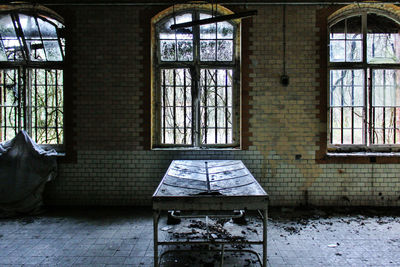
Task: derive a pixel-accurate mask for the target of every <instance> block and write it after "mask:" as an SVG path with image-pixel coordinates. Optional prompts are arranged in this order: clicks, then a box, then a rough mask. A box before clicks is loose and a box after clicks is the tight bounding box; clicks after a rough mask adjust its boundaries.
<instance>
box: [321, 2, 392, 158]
mask: <svg viewBox="0 0 400 267" xmlns="http://www.w3.org/2000/svg"><path fill="white" fill-rule="evenodd" d="M346 10H347V12H341V11H340V10H339V12H338V14H339V15H336V16H333V18H331V19H330V23H329V45H330V47H329V48H330V49H329V51H330V53H329V63H328V65H329V131H328V133H329V136H328V139H329V146H328V148H329V147H330V148H331V149H332V150H340V149H344V150H358V151H370V150H371V149H375V150H376V149H382V148H385V149H384V150H387V148H390V149H396V145H398V144H400V35H399V30H400V25H399V21H398V17H397V15H396V14H389V12H385V9H384V8H382V9H378V8H373V7H370V6H364V7H363V6H357V7H356V8H354V10H352V9H351V8H347V9H346ZM397 10H399V8H397ZM342 13H344V14H342Z"/></svg>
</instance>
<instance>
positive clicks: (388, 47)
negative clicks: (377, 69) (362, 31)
mask: <svg viewBox="0 0 400 267" xmlns="http://www.w3.org/2000/svg"><path fill="white" fill-rule="evenodd" d="M367 23H368V34H367V60H368V63H371V64H374V63H399V62H400V43H399V42H400V35H399V30H400V27H399V25H398V24H397V23H396V22H394V21H393V20H391V19H389V18H387V17H384V16H379V15H376V14H368V17H367Z"/></svg>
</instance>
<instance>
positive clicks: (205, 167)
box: [152, 160, 268, 266]
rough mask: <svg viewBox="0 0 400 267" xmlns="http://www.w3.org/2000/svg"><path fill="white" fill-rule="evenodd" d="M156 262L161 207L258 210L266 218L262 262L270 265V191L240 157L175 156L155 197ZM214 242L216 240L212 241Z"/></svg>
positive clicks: (167, 209)
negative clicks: (196, 158)
mask: <svg viewBox="0 0 400 267" xmlns="http://www.w3.org/2000/svg"><path fill="white" fill-rule="evenodd" d="M152 202H153V227H154V266H159V252H158V246H159V245H168V244H173V243H174V242H159V240H158V237H159V234H158V228H159V226H158V224H159V219H160V214H161V212H162V211H170V210H179V211H203V212H221V211H233V210H258V211H259V212H260V214H261V215H262V220H263V224H262V225H263V231H262V232H263V237H262V241H259V242H247V243H248V244H260V245H261V244H262V245H263V257H262V263H263V266H267V218H268V195H267V193H266V192H265V191H264V190H263V188H262V187H261V186H260V184H259V183H258V182H257V180H256V179H255V178H254V177H253V175H252V174H251V173H250V171H249V170H248V169H247V168H246V166H245V165H244V164H243V163H242V161H240V160H174V161H172V163H171V165H170V166H169V168H168V170H167V172H166V174H165V175H164V178H163V179H162V181H161V182H160V184H159V186H158V187H157V189H156V191H155V192H154V194H153V197H152ZM213 243H215V242H213Z"/></svg>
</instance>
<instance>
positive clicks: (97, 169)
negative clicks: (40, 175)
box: [46, 5, 400, 206]
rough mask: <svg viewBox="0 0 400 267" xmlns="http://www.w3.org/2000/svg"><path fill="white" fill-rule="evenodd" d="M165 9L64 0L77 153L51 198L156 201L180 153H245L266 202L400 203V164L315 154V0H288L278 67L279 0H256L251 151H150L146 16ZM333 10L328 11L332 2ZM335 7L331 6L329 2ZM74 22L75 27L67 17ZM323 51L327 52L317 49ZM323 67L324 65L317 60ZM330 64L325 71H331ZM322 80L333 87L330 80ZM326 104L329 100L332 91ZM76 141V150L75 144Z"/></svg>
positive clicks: (319, 129) (249, 46)
mask: <svg viewBox="0 0 400 267" xmlns="http://www.w3.org/2000/svg"><path fill="white" fill-rule="evenodd" d="M163 8H166V7H165V6H164V7H158V6H149V7H138V6H125V7H110V6H108V7H83V6H75V7H59V8H58V9H57V11H58V12H59V13H61V15H64V16H67V15H68V17H66V23H67V24H69V25H70V29H69V30H70V36H69V37H70V38H69V41H70V43H69V53H70V55H69V56H70V61H71V62H70V64H71V69H70V77H71V82H70V86H69V87H70V88H66V90H70V91H69V94H71V95H72V96H71V101H70V102H69V103H66V112H69V113H70V114H69V116H71V117H72V118H73V119H72V123H71V125H70V127H73V131H70V133H69V134H70V135H71V136H70V137H69V139H67V140H72V141H71V142H70V143H69V144H67V145H69V146H70V150H71V151H72V152H71V153H70V154H74V155H75V156H74V157H72V156H70V155H67V157H66V158H60V160H59V163H60V164H59V176H58V178H57V179H56V180H55V181H54V182H51V183H50V184H48V186H47V188H46V203H48V204H61V205H70V204H72V205H149V204H150V203H151V195H152V193H153V192H154V190H155V188H156V186H157V185H158V183H159V181H160V180H161V178H162V175H163V173H164V172H165V170H166V169H167V167H168V165H169V163H170V162H171V160H173V159H206V158H208V159H241V160H243V161H244V163H245V164H246V165H247V167H248V168H249V169H250V170H251V171H252V173H253V175H254V176H255V177H256V178H257V180H258V181H259V182H260V183H261V185H262V186H263V187H264V188H265V189H266V191H267V192H268V193H269V194H270V197H271V205H300V204H314V205H377V206H385V205H390V206H398V205H399V204H400V198H399V196H400V174H399V173H400V172H399V171H400V168H399V166H398V165H397V164H379V163H369V161H368V163H366V164H352V163H351V162H346V163H332V162H325V163H323V162H322V163H321V162H319V158H318V157H319V156H320V154H318V153H319V151H320V149H321V144H320V143H321V133H322V134H323V133H324V132H326V120H325V122H324V120H321V114H320V112H321V109H322V108H321V103H322V104H323V103H324V100H323V99H321V87H324V86H326V85H324V84H323V83H324V79H321V76H320V75H321V73H324V72H325V70H324V69H323V66H322V65H323V64H322V62H323V56H324V55H323V53H322V54H321V49H320V44H321V40H320V39H321V34H320V33H321V29H320V28H319V27H318V26H317V24H318V21H317V18H318V14H320V12H323V11H324V9H323V8H322V7H320V6H304V5H302V6H287V8H286V11H287V16H286V23H287V26H286V29H287V34H286V41H287V48H286V67H287V74H288V75H289V77H290V84H289V86H287V87H285V86H282V85H281V84H280V83H279V78H280V75H282V72H283V71H282V68H283V65H282V64H283V61H282V58H283V46H282V37H283V35H282V6H254V8H255V9H257V10H258V15H257V16H255V17H254V18H253V19H252V23H251V24H248V25H251V27H249V28H248V29H247V30H246V31H243V34H247V35H246V37H245V38H244V39H246V40H247V41H246V42H245V44H244V45H246V48H245V49H244V50H246V51H248V53H246V54H243V58H244V60H243V62H246V66H243V68H244V69H245V71H246V73H248V76H249V77H248V78H246V80H245V81H244V84H245V85H246V94H248V98H247V101H248V104H246V107H247V109H248V110H247V109H246V112H244V113H243V114H244V115H245V116H246V118H244V119H245V121H246V127H247V128H248V129H246V131H245V134H246V138H248V139H249V140H248V142H246V146H248V148H247V149H245V150H242V151H238V150H232V151H227V150H220V151H216V150H209V151H207V150H197V151H179V150H169V151H164V150H150V149H149V144H150V124H149V120H150V114H149V112H150V92H151V90H150V74H149V72H150V65H149V64H150V32H149V29H150V19H151V17H152V16H153V15H155V14H157V12H159V11H161V10H162V9H163ZM325 11H326V10H325ZM328 13H329V12H328ZM67 26H68V25H67ZM321 57H322V58H321ZM321 66H322V69H321ZM325 73H326V72H325ZM325 88H326V87H325ZM325 103H326V101H325ZM71 146H72V148H71Z"/></svg>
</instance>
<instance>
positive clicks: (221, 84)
mask: <svg viewBox="0 0 400 267" xmlns="http://www.w3.org/2000/svg"><path fill="white" fill-rule="evenodd" d="M211 17H212V16H211V15H210V14H207V13H204V12H199V11H198V10H191V11H190V12H184V13H181V14H177V15H172V16H171V17H169V18H167V19H165V20H161V21H160V23H158V24H157V25H156V30H157V32H156V36H157V37H158V39H159V40H157V44H158V45H159V47H158V48H157V51H155V52H156V53H157V55H158V56H159V57H158V60H157V62H156V66H155V68H156V69H157V71H156V73H158V74H159V75H160V76H159V80H158V83H157V84H158V88H157V90H158V91H157V95H158V99H157V101H159V103H160V105H159V106H160V108H159V109H158V110H157V111H156V114H157V115H156V116H157V121H156V123H157V125H160V126H159V127H160V131H159V132H157V133H156V136H159V140H157V141H158V143H159V144H160V145H172V146H192V147H201V146H233V145H236V144H235V142H236V141H237V138H235V134H234V133H235V128H234V127H235V126H236V125H240V123H238V118H235V116H234V111H235V110H236V109H237V108H238V107H236V106H235V105H237V103H236V102H235V95H236V97H237V94H238V93H237V92H235V90H238V89H239V86H238V84H235V82H234V81H236V83H237V81H238V78H236V80H235V77H234V76H235V75H236V72H235V68H236V66H237V64H235V61H234V58H235V57H234V47H235V41H236V40H235V34H236V31H235V27H234V24H232V23H231V22H228V21H224V22H218V23H209V24H203V25H195V26H193V27H188V28H183V29H177V30H175V31H172V30H171V29H170V26H171V25H172V24H175V23H184V22H189V21H192V20H195V19H196V20H198V19H200V20H203V19H208V18H211Z"/></svg>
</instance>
